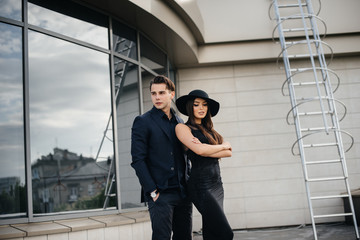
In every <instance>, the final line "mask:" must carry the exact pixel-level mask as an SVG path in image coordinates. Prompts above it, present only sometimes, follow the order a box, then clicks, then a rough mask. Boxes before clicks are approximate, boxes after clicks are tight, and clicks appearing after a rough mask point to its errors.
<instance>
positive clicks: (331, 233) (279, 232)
mask: <svg viewBox="0 0 360 240" xmlns="http://www.w3.org/2000/svg"><path fill="white" fill-rule="evenodd" d="M317 233H318V240H356V239H357V238H356V234H355V228H354V226H353V225H347V224H345V223H329V224H319V225H317ZM234 234H235V235H234V240H260V239H261V240H263V239H264V240H314V239H315V238H314V234H313V230H312V226H311V225H307V226H297V227H296V226H295V227H277V228H265V229H250V230H235V231H234ZM202 239H203V238H202V235H201V233H194V238H193V240H202ZM219 240H221V239H219Z"/></svg>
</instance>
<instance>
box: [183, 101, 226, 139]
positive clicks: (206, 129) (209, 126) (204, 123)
mask: <svg viewBox="0 0 360 240" xmlns="http://www.w3.org/2000/svg"><path fill="white" fill-rule="evenodd" d="M194 100H195V99H192V100H189V101H187V102H186V111H187V113H188V115H189V118H188V120H187V122H186V125H188V126H190V127H192V128H196V129H199V130H200V131H201V132H202V133H203V134H204V135H205V137H206V138H207V139H208V140H209V143H210V144H212V145H216V144H221V143H223V137H222V136H221V135H220V134H219V133H218V132H217V131H215V129H214V126H213V122H212V120H211V114H210V107H208V111H207V113H206V116H205V117H204V118H203V119H202V120H201V124H196V122H195V115H194V108H193V106H194Z"/></svg>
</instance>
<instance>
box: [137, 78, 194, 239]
mask: <svg viewBox="0 0 360 240" xmlns="http://www.w3.org/2000/svg"><path fill="white" fill-rule="evenodd" d="M150 93H151V101H152V103H153V105H154V106H153V108H152V109H151V110H150V111H148V112H146V113H145V114H143V115H141V116H138V117H136V118H135V120H134V123H133V126H132V133H131V155H132V163H131V166H132V167H133V168H134V169H135V172H136V175H137V176H138V178H139V181H140V184H141V186H142V194H143V195H142V197H143V198H144V199H145V201H146V202H147V203H148V208H149V212H150V218H151V225H152V230H153V234H152V240H170V238H171V235H172V236H173V238H172V239H173V240H191V239H192V233H191V230H192V204H191V202H190V201H189V200H188V199H187V198H186V191H185V184H186V183H185V181H186V178H187V169H188V162H186V161H185V158H184V154H183V150H182V145H181V143H180V141H179V140H178V139H177V138H176V134H175V126H176V124H178V123H180V122H181V123H182V122H183V121H182V120H181V118H179V117H178V116H177V115H176V114H175V112H174V110H173V109H172V108H171V100H172V99H173V98H174V96H175V85H174V83H173V82H172V81H171V80H170V79H168V78H167V77H165V76H157V77H155V78H154V79H153V80H152V81H151V82H150ZM172 233H173V234H172Z"/></svg>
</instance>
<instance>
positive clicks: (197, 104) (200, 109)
mask: <svg viewBox="0 0 360 240" xmlns="http://www.w3.org/2000/svg"><path fill="white" fill-rule="evenodd" d="M193 111H194V117H195V122H196V123H197V124H201V119H203V118H205V116H206V114H207V112H208V104H207V102H206V100H204V99H202V98H195V100H194V104H193Z"/></svg>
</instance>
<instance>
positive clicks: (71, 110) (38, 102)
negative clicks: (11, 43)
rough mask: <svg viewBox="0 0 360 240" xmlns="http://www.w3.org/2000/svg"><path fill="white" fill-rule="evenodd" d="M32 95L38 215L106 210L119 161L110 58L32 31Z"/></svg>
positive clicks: (33, 149) (30, 49)
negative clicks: (108, 184) (108, 187)
mask: <svg viewBox="0 0 360 240" xmlns="http://www.w3.org/2000/svg"><path fill="white" fill-rule="evenodd" d="M29 96H30V97H29V107H30V150H31V163H32V165H31V170H32V190H33V196H32V197H33V203H34V206H33V208H34V213H50V212H62V211H74V210H85V209H95V208H102V207H103V203H104V201H105V197H104V191H105V185H106V179H107V175H108V172H109V166H110V163H111V159H113V157H114V151H113V142H112V141H113V135H112V131H111V126H112V123H111V121H110V123H109V125H108V124H107V123H108V122H109V117H110V114H111V95H110V76H109V56H108V55H107V54H104V53H100V52H97V51H94V50H91V49H88V48H85V47H82V46H79V45H76V44H71V43H69V42H66V41H62V40H59V39H56V38H52V37H49V36H47V35H44V34H40V33H37V32H32V31H30V32H29ZM109 126H110V127H109ZM89 185H92V187H89Z"/></svg>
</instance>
